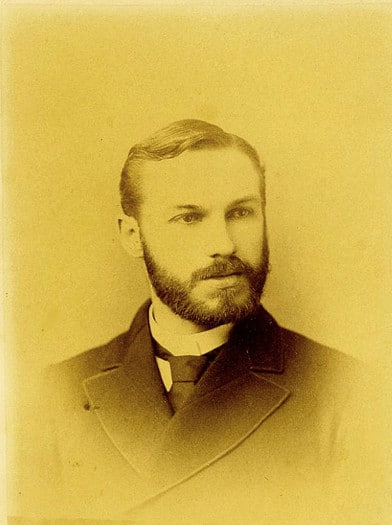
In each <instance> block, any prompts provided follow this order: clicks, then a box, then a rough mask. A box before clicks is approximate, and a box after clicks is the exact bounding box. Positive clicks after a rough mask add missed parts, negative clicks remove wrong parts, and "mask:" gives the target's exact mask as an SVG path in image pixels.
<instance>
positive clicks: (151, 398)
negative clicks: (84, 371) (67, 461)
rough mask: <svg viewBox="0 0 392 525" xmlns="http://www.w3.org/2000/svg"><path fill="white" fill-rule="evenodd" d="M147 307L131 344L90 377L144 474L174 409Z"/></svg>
mask: <svg viewBox="0 0 392 525" xmlns="http://www.w3.org/2000/svg"><path fill="white" fill-rule="evenodd" d="M146 312H147V305H145V306H144V307H143V308H142V309H141V310H140V311H139V312H138V314H137V316H136V318H135V320H134V322H133V323H132V326H131V329H130V332H129V339H128V341H127V344H126V345H125V347H124V348H122V349H116V350H115V351H114V352H113V353H111V355H108V356H107V358H106V359H105V361H104V362H103V363H102V366H101V369H102V372H101V373H99V374H97V375H94V376H92V377H89V378H88V379H86V380H85V381H84V389H85V391H86V394H87V396H88V399H89V402H90V405H91V406H92V407H93V408H94V409H95V413H96V415H97V417H98V418H99V420H100V423H101V425H102V427H103V429H104V430H105V432H106V433H107V435H108V436H109V438H110V439H111V440H112V441H113V443H114V445H115V446H116V447H117V449H118V450H119V451H120V453H121V454H122V455H123V456H124V457H125V459H126V460H127V461H128V462H129V463H130V464H131V465H132V466H133V467H134V469H135V470H136V471H137V472H139V474H141V475H142V476H143V475H144V476H145V474H146V471H147V467H148V464H149V460H150V455H151V452H152V450H154V448H155V447H156V446H157V443H158V442H159V437H160V435H161V434H162V433H163V431H164V429H165V428H166V425H167V423H168V421H169V420H170V419H171V417H172V413H173V411H172V408H171V406H170V404H169V403H168V401H167V398H166V395H165V392H164V387H163V385H162V381H161V378H160V376H159V371H158V369H157V366H156V363H155V358H154V353H153V348H152V344H151V337H150V333H149V329H148V325H147V323H146V319H147V313H146Z"/></svg>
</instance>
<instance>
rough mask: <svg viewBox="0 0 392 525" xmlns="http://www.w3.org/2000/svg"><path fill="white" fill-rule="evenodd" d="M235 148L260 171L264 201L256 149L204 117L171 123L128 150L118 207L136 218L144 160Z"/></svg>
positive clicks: (262, 179) (159, 159) (158, 159)
mask: <svg viewBox="0 0 392 525" xmlns="http://www.w3.org/2000/svg"><path fill="white" fill-rule="evenodd" d="M224 148H235V149H237V150H239V151H242V152H243V153H244V154H245V155H247V156H248V157H249V159H250V160H251V161H252V163H253V164H254V166H255V168H256V169H257V171H258V172H259V174H260V191H261V196H262V200H263V204H264V203H265V181H264V165H263V164H262V163H261V162H260V159H259V156H258V154H257V151H256V150H255V149H254V148H253V147H252V146H251V145H250V144H249V143H248V142H247V141H246V140H245V139H243V138H241V137H238V136H237V135H233V134H231V133H226V132H225V131H223V129H221V128H220V127H218V126H215V125H214V124H210V123H208V122H205V121H203V120H195V119H186V120H179V121H177V122H173V123H172V124H169V125H168V126H166V127H164V128H162V129H160V130H159V131H157V132H156V133H154V134H153V135H151V136H150V137H148V138H147V139H145V140H143V141H142V142H139V143H138V144H135V145H134V146H133V147H132V148H131V149H130V150H129V153H128V157H127V160H126V161H125V164H124V167H123V169H122V172H121V181H120V195H121V206H122V209H123V212H124V213H125V215H129V216H133V217H137V216H138V212H139V207H140V204H141V202H142V195H141V194H140V171H141V170H140V167H141V165H142V164H143V163H144V162H146V161H155V162H160V161H162V160H165V159H172V158H174V157H178V156H179V155H181V154H182V153H183V152H184V151H187V150H189V151H195V150H208V149H224Z"/></svg>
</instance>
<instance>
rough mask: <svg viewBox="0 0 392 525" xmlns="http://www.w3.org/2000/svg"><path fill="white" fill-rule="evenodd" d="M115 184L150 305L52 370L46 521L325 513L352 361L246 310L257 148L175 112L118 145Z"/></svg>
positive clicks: (258, 204)
mask: <svg viewBox="0 0 392 525" xmlns="http://www.w3.org/2000/svg"><path fill="white" fill-rule="evenodd" d="M120 193H121V204H122V209H123V214H122V215H121V217H120V218H119V220H118V225H119V232H120V237H121V241H122V244H123V246H124V247H125V249H126V251H127V252H128V253H129V255H130V256H131V257H133V258H136V259H137V260H139V261H140V262H141V264H143V265H144V267H145V270H146V275H147V279H148V283H149V286H150V291H151V297H150V299H149V300H148V301H147V302H146V303H144V304H143V305H142V306H141V307H140V309H139V311H138V312H137V314H136V316H135V318H134V319H133V321H132V323H131V326H130V328H129V330H127V331H126V332H125V333H123V334H121V335H119V336H117V337H115V338H114V339H112V340H111V341H110V342H108V343H107V344H105V345H102V346H99V347H97V348H94V349H92V350H89V351H86V352H84V353H82V354H79V355H77V356H74V357H71V358H69V359H67V360H65V361H63V362H61V363H59V364H56V365H52V366H51V367H50V371H49V374H48V380H47V384H46V386H45V393H44V394H42V395H41V398H42V399H44V400H45V408H44V412H45V419H46V424H45V425H42V423H41V424H40V430H42V429H43V430H44V432H43V434H46V435H45V436H40V438H39V442H40V443H41V444H43V447H42V455H41V456H38V457H39V464H40V468H41V469H43V472H45V473H46V474H45V476H44V478H45V479H46V480H49V484H48V486H47V487H46V488H45V490H44V491H43V494H44V498H43V499H44V500H45V505H46V508H47V510H46V512H45V514H44V515H45V516H49V517H52V518H53V519H54V520H55V519H73V518H75V517H78V518H83V519H86V520H115V522H116V523H117V522H118V523H121V522H122V521H127V520H129V521H131V522H132V523H133V522H135V521H136V523H138V522H139V521H137V520H141V522H142V523H144V522H146V523H149V522H151V520H154V519H155V520H157V519H163V517H165V519H166V518H167V519H177V520H178V522H179V523H180V522H181V523H182V521H181V519H183V522H184V523H186V522H189V521H192V519H194V520H196V521H195V522H197V520H200V519H201V520H202V522H205V520H208V519H213V520H215V521H214V522H219V521H220V520H225V519H229V517H230V519H235V516H236V512H237V513H239V514H238V516H237V518H238V519H241V520H242V522H248V523H254V522H255V520H256V519H258V517H259V516H260V515H263V516H266V517H268V520H275V521H274V522H276V523H279V522H280V521H279V520H282V519H283V517H287V516H288V515H289V516H295V519H298V520H300V521H297V522H298V523H299V522H301V523H307V522H309V523H310V522H312V520H315V519H319V518H320V516H332V515H333V512H332V514H330V512H331V508H330V507H334V506H335V504H336V500H335V499H334V497H333V496H332V494H334V492H335V491H336V485H335V482H336V479H338V480H339V479H340V480H341V479H345V478H344V476H345V475H347V474H346V473H345V467H346V466H345V464H344V463H343V465H342V458H344V457H345V454H347V449H348V448H347V447H350V444H349V443H350V441H349V440H350V438H351V439H352V435H350V425H348V423H349V422H350V423H351V421H352V417H353V414H355V411H356V410H357V409H356V406H357V404H358V397H357V395H356V393H355V390H356V389H355V388H354V385H355V386H356V385H357V381H358V380H357V379H356V378H357V374H359V368H360V367H359V365H358V363H357V362H356V360H354V359H353V358H352V357H349V356H348V355H345V354H343V353H341V352H338V351H335V350H332V349H330V348H328V347H325V346H322V345H320V344H318V343H316V342H314V341H313V340H311V339H309V338H307V337H305V336H302V335H300V334H298V333H296V332H293V331H291V330H287V329H285V328H283V327H281V326H280V325H279V324H278V323H277V322H276V320H275V319H274V318H273V317H272V316H271V315H270V314H269V313H268V312H267V311H266V310H265V309H264V308H263V306H262V305H261V303H260V300H261V296H262V292H263V287H264V284H265V281H266V278H267V274H268V270H269V260H268V256H269V249H268V234H267V218H266V209H265V204H266V197H265V178H264V165H263V162H262V160H260V158H259V156H258V154H257V152H256V150H255V149H254V148H253V147H252V146H251V145H250V144H249V143H248V142H247V141H246V140H245V139H243V138H240V137H238V136H237V135H234V134H231V133H228V132H226V131H224V130H223V129H221V128H220V127H218V126H216V125H213V124H210V123H208V122H205V121H201V120H195V119H188V120H181V121H177V122H174V123H172V124H169V125H168V126H166V127H164V128H163V129H161V130H159V131H157V132H155V133H154V134H152V135H151V136H150V137H149V138H147V139H145V140H143V141H141V142H139V143H138V144H136V145H135V146H133V147H132V148H131V149H130V151H129V155H128V157H127V159H126V162H125V165H124V168H123V170H122V174H121V182H120ZM353 392H354V393H353ZM47 400H50V402H48V401H47ZM60 407H61V408H60ZM348 415H349V417H348ZM351 432H352V431H351ZM335 495H336V494H335ZM309 501H312V502H313V503H314V505H313V506H311V510H309V509H310V507H309ZM48 502H49V503H48ZM42 504H43V503H42ZM196 516H197V518H196ZM293 519H294V518H293ZM143 520H144V521H143ZM306 520H308V521H306ZM174 522H175V523H176V521H174ZM271 522H272V521H271ZM294 522H295V523H297V522H296V521H293V523H294Z"/></svg>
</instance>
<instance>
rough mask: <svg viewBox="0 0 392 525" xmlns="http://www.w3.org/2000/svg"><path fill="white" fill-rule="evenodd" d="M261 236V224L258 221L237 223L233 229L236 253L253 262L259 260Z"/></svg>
mask: <svg viewBox="0 0 392 525" xmlns="http://www.w3.org/2000/svg"><path fill="white" fill-rule="evenodd" d="M263 237H264V234H263V225H260V224H259V223H257V224H252V223H251V224H238V225H236V226H235V227H234V229H233V238H234V242H235V245H236V247H237V252H238V255H239V256H240V257H241V256H242V257H243V258H244V259H246V260H247V261H248V262H250V263H253V264H257V263H259V262H260V261H261V258H262V250H263Z"/></svg>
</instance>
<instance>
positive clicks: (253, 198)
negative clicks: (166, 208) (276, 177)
mask: <svg viewBox="0 0 392 525" xmlns="http://www.w3.org/2000/svg"><path fill="white" fill-rule="evenodd" d="M251 201H255V202H258V201H260V197H259V196H258V195H246V196H245V197H241V198H240V199H236V200H234V201H233V202H231V203H230V204H229V205H228V206H227V207H228V208H231V207H233V206H238V205H239V204H244V203H245V202H251ZM175 208H176V209H177V210H191V211H202V210H203V209H204V208H203V206H198V205H197V204H178V205H177V206H175Z"/></svg>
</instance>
